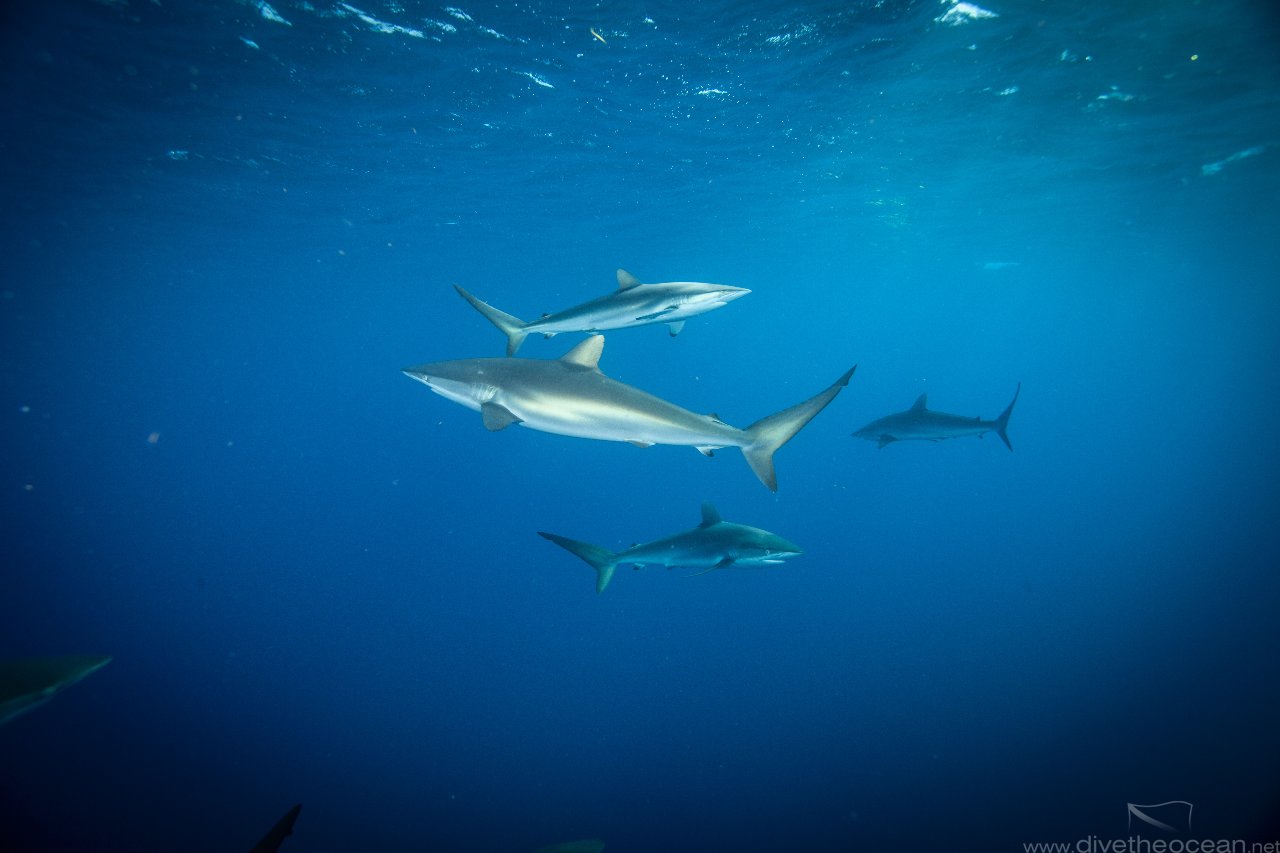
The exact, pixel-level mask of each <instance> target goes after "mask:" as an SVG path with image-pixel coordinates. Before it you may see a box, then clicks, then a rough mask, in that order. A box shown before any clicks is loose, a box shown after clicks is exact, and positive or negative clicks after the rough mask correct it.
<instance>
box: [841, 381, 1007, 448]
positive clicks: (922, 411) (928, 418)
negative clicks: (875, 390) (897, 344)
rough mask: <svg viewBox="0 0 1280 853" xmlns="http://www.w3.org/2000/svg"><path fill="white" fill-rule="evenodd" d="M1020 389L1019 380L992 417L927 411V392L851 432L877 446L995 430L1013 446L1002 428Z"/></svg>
mask: <svg viewBox="0 0 1280 853" xmlns="http://www.w3.org/2000/svg"><path fill="white" fill-rule="evenodd" d="M1021 390H1022V383H1021V382H1019V383H1018V388H1017V390H1015V391H1014V392H1013V400H1011V401H1010V402H1009V406H1008V408H1006V409H1005V410H1004V413H1003V414H1001V415H1000V417H998V418H996V419H995V420H994V421H984V420H983V419H982V418H966V417H964V416H963V415H949V414H947V413H946V412H934V411H930V409H929V407H928V403H929V395H928V394H921V395H920V397H919V399H917V400H916V402H915V404H914V405H913V406H912V407H911V408H909V409H907V410H906V411H905V412H898V413H897V414H893V415H887V416H885V417H883V418H880V419H879V420H877V421H872V422H871V423H869V424H867V425H866V426H864V427H863V428H862V429H860V430H858V431H857V432H855V433H853V437H854V438H865V439H868V440H870V441H875V442H878V444H879V446H880V447H884V446H885V445H886V444H892V443H893V442H895V441H912V440H916V441H942V440H943V439H944V438H960V437H962V436H966V435H976V436H979V437H981V436H983V435H985V434H986V433H989V432H992V431H994V432H995V434H996V435H998V436H1000V440H1001V441H1003V442H1004V445H1005V447H1007V448H1009V449H1010V450H1013V445H1012V444H1010V443H1009V434H1008V433H1007V432H1005V429H1006V427H1008V426H1009V415H1010V414H1011V413H1012V412H1013V404H1014V403H1016V402H1018V393H1019V392H1020V391H1021Z"/></svg>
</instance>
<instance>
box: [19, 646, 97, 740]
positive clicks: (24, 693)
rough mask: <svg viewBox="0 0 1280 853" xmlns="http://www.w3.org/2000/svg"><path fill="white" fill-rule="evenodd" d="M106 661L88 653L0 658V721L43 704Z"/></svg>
mask: <svg viewBox="0 0 1280 853" xmlns="http://www.w3.org/2000/svg"><path fill="white" fill-rule="evenodd" d="M110 662H111V658H109V657H98V656H92V655H69V656H67V657H53V658H22V659H20V660H6V661H0V725H3V724H4V723H7V722H9V721H10V720H12V719H13V718H14V717H17V716H20V715H21V714H25V713H26V712H27V711H30V710H31V709H32V708H36V707H38V706H40V705H42V704H44V703H45V702H47V701H49V700H50V699H52V698H53V696H54V694H55V693H58V692H59V691H62V690H65V689H66V688H68V687H70V686H71V685H73V684H75V683H76V682H77V681H79V680H80V679H82V678H84V677H85V676H87V675H90V674H91V673H94V672H97V671H98V670H99V669H101V668H102V667H104V666H106V665H107V664H108V663H110Z"/></svg>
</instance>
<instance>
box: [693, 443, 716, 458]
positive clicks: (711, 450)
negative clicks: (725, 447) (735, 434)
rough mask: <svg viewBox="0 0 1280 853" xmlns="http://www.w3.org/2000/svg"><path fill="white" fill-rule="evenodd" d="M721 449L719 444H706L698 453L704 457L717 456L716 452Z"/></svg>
mask: <svg viewBox="0 0 1280 853" xmlns="http://www.w3.org/2000/svg"><path fill="white" fill-rule="evenodd" d="M719 449H720V445H718V444H704V445H702V446H700V447H699V448H698V452H699V453H701V454H702V455H703V456H715V455H716V451H717V450H719Z"/></svg>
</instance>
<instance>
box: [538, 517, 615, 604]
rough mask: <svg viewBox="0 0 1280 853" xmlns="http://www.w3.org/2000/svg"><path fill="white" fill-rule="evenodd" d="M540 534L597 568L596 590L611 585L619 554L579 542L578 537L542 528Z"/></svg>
mask: <svg viewBox="0 0 1280 853" xmlns="http://www.w3.org/2000/svg"><path fill="white" fill-rule="evenodd" d="M538 535H539V536H541V537H542V538H543V539H547V540H550V541H552V542H554V543H556V544H557V545H559V546H560V547H561V548H563V549H565V550H566V551H568V552H569V553H570V554H573V555H575V556H577V557H578V558H579V559H581V560H582V561H583V562H585V563H586V564H587V565H589V566H591V568H593V569H595V570H596V592H604V588H605V587H607V586H608V585H609V581H611V580H613V570H614V569H616V568H617V567H618V563H617V559H618V555H617V554H614V553H613V552H612V551H610V550H609V549H607V548H601V547H600V546H599V545H589V544H587V543H586V542H579V541H577V540H576V539H569V538H568V537H565V536H557V535H556V534H554V533H543V532H542V531H541V530H539V531H538Z"/></svg>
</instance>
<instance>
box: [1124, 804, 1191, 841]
mask: <svg viewBox="0 0 1280 853" xmlns="http://www.w3.org/2000/svg"><path fill="white" fill-rule="evenodd" d="M1128 806H1129V830H1130V831H1132V830H1133V819H1134V818H1137V819H1138V820H1140V821H1142V822H1143V823H1145V824H1147V825H1148V826H1154V827H1155V828H1156V829H1163V830H1164V831H1165V832H1178V833H1182V832H1189V831H1190V830H1191V803H1188V802H1187V801H1186V800H1170V801H1169V802H1167V803H1154V804H1152V805H1149V806H1141V805H1138V804H1137V803H1129V804H1128ZM1139 829H1141V827H1139Z"/></svg>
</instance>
